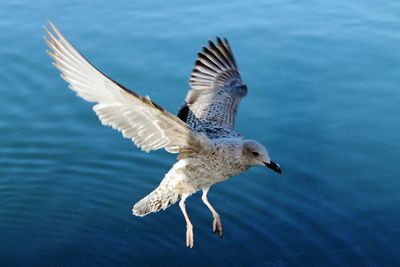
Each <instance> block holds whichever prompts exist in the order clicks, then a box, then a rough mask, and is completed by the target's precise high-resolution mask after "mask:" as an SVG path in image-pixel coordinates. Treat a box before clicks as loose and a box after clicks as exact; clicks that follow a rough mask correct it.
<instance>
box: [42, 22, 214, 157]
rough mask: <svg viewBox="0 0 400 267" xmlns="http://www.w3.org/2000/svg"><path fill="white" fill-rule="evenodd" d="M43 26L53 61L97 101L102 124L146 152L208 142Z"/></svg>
mask: <svg viewBox="0 0 400 267" xmlns="http://www.w3.org/2000/svg"><path fill="white" fill-rule="evenodd" d="M49 24H50V27H51V29H52V31H53V32H50V31H49V30H48V29H47V28H45V30H46V32H47V34H48V36H47V37H46V38H45V40H46V43H47V45H48V46H49V48H50V49H51V51H48V53H49V55H50V57H52V58H53V60H54V62H53V65H54V66H55V67H56V68H57V69H58V70H59V71H60V72H61V77H62V78H63V79H64V80H65V81H67V82H68V83H69V87H70V88H71V89H72V90H73V91H75V92H76V93H77V95H78V96H80V97H82V98H83V99H85V100H86V101H89V102H95V103H97V104H96V105H95V106H94V107H93V110H94V111H95V112H96V114H97V115H98V116H99V118H100V121H101V122H102V124H104V125H108V126H111V127H112V128H114V129H117V130H118V131H120V132H122V135H123V136H124V137H126V138H130V139H132V141H133V142H134V143H135V144H136V145H137V146H138V147H140V148H141V149H142V150H144V151H146V152H148V151H151V150H156V149H160V148H165V149H166V150H167V151H168V152H171V153H178V152H179V151H180V150H181V149H183V148H184V149H185V150H191V151H193V150H203V149H205V148H207V147H208V148H209V147H210V146H212V145H211V143H210V141H209V139H208V138H207V137H206V136H204V135H203V134H199V133H198V132H195V131H194V130H193V129H192V128H191V127H190V126H189V125H187V124H186V123H184V122H183V121H181V120H180V119H179V118H177V117H175V116H173V115H172V114H170V113H169V112H167V111H166V110H164V109H162V108H161V107H160V106H158V105H157V104H155V103H154V102H152V101H151V100H150V98H149V97H141V96H139V95H137V94H136V93H134V92H132V91H130V90H128V89H127V88H125V87H124V86H122V85H120V84H119V83H117V82H115V81H113V80H112V79H110V78H109V77H107V76H106V75H105V74H103V73H102V72H101V71H99V70H98V69H97V68H96V67H94V66H93V65H92V64H91V63H90V62H89V61H87V60H86V59H85V58H84V57H83V56H82V55H81V54H80V53H79V52H78V51H77V50H76V49H75V48H74V47H73V46H72V45H71V44H70V43H69V42H68V41H67V40H66V39H65V37H64V36H63V35H62V34H61V33H60V31H59V30H58V29H57V28H56V27H55V26H54V25H53V24H52V23H51V22H49Z"/></svg>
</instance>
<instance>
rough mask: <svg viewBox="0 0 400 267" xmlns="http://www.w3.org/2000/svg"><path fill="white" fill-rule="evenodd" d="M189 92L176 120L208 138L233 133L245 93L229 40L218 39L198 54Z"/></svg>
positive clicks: (245, 88)
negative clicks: (203, 133) (206, 135)
mask: <svg viewBox="0 0 400 267" xmlns="http://www.w3.org/2000/svg"><path fill="white" fill-rule="evenodd" d="M190 86H191V90H190V91H189V93H188V94H187V96H186V99H185V103H184V105H183V106H182V107H181V109H180V110H179V113H178V117H179V118H180V119H181V120H182V121H184V122H186V123H187V124H189V125H190V126H192V127H193V128H194V129H196V130H198V131H200V132H205V133H207V134H208V136H210V137H217V136H221V135H231V134H234V128H235V118H236V113H237V109H238V105H239V102H240V99H241V98H242V97H243V96H245V95H246V94H247V86H246V85H245V84H244V83H243V82H242V79H241V77H240V73H239V70H238V67H237V65H236V62H235V59H234V57H233V53H232V50H231V48H230V46H229V43H228V40H226V39H225V40H224V41H222V40H221V39H220V38H219V37H217V45H215V44H214V43H213V42H212V41H209V47H208V48H207V47H203V51H202V52H200V53H198V58H197V60H196V62H195V67H194V69H193V71H192V74H191V76H190Z"/></svg>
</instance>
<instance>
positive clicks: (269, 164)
mask: <svg viewBox="0 0 400 267" xmlns="http://www.w3.org/2000/svg"><path fill="white" fill-rule="evenodd" d="M264 164H265V166H267V167H268V168H270V169H273V170H274V171H276V172H277V173H282V170H281V167H280V166H279V164H276V163H275V162H272V161H271V162H270V163H266V162H264Z"/></svg>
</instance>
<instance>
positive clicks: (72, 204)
mask: <svg viewBox="0 0 400 267" xmlns="http://www.w3.org/2000/svg"><path fill="white" fill-rule="evenodd" d="M47 19H51V20H53V21H54V22H55V23H56V25H57V26H58V27H59V28H60V29H61V30H62V31H63V32H64V34H65V35H66V36H67V37H68V38H69V39H70V40H71V42H72V43H73V44H74V45H75V46H76V47H77V48H78V49H80V50H81V52H82V53H83V54H84V55H85V56H86V57H87V58H89V59H90V60H91V61H92V62H93V63H94V64H96V65H97V66H98V67H99V68H100V69H102V70H103V71H104V72H105V73H107V74H109V75H110V76H111V77H113V78H114V79H116V80H118V81H120V82H121V83H122V84H124V85H126V86H127V87H129V88H132V89H134V90H136V91H137V92H138V93H140V94H148V95H150V97H152V99H153V100H154V101H155V102H157V103H158V104H160V105H162V106H163V107H165V108H167V109H168V110H170V111H171V112H174V113H175V112H176V111H177V109H178V106H179V105H180V104H181V103H182V100H183V98H184V97H185V95H186V92H187V89H188V83H187V81H188V76H189V74H190V70H191V68H192V67H193V63H194V60H195V57H196V52H197V51H199V50H200V48H201V44H205V43H206V41H207V40H208V39H209V38H214V36H216V35H221V36H224V37H227V38H229V40H230V42H231V45H232V48H233V50H234V52H235V55H236V59H237V61H238V64H239V67H240V69H241V72H242V76H243V79H244V80H245V82H246V83H247V84H248V86H249V94H248V96H247V97H246V98H245V99H244V100H243V102H242V104H241V106H240V110H239V116H238V122H237V128H238V129H239V130H240V131H241V132H243V133H244V134H245V136H246V137H247V138H253V139H256V140H259V141H260V142H262V143H264V144H265V145H266V146H267V147H268V149H269V152H270V155H271V157H272V158H273V159H275V160H276V161H277V162H279V163H280V164H281V166H282V168H283V170H284V173H283V175H278V174H275V173H273V172H272V171H270V170H267V169H263V168H253V169H251V170H250V171H248V172H247V173H244V174H242V175H240V176H238V177H235V178H233V179H231V180H229V181H227V182H224V183H222V184H218V185H216V186H215V187H213V188H212V190H211V191H210V194H209V198H210V201H211V202H212V203H214V205H215V207H216V208H217V210H218V211H219V212H220V214H221V217H222V222H223V226H224V234H225V236H224V238H223V239H222V240H220V239H219V238H217V237H216V236H214V235H212V231H211V230H212V224H211V222H212V218H211V214H210V212H209V211H208V209H207V208H206V207H205V206H204V205H203V204H202V203H201V200H200V198H199V195H195V196H193V197H192V198H190V199H189V200H188V201H187V207H188V212H189V214H190V216H191V218H192V221H193V223H194V227H195V228H194V229H195V249H193V250H189V249H187V248H186V247H185V222H184V219H183V217H182V215H181V212H180V210H179V208H178V207H177V206H173V207H171V208H169V209H168V210H166V211H164V212H160V213H158V214H152V215H150V216H147V217H145V218H138V217H134V216H133V215H131V207H132V205H133V204H134V203H135V202H136V201H137V200H139V199H140V198H142V197H143V196H145V195H146V194H147V193H149V192H150V191H151V190H152V189H153V188H154V187H155V186H157V184H158V183H159V182H160V180H161V179H162V177H163V175H164V173H165V172H166V171H167V170H168V169H169V167H170V166H171V165H172V164H173V163H174V161H175V156H174V155H171V154H168V153H166V152H163V151H157V152H153V153H151V154H146V153H144V152H141V151H140V150H138V149H137V148H136V147H135V146H134V145H133V144H132V143H131V142H130V141H129V140H126V139H123V138H122V137H121V135H120V134H119V133H118V132H116V131H113V130H111V129H110V128H106V127H103V126H101V124H100V122H99V121H98V119H97V118H96V115H95V114H94V112H93V111H92V110H91V105H90V104H89V103H86V102H84V101H82V100H81V99H79V98H78V97H76V96H75V95H74V93H73V92H72V91H70V90H67V85H66V83H65V82H64V81H62V80H61V78H60V77H59V75H58V72H57V71H56V70H55V69H54V68H53V67H52V66H51V64H50V60H49V58H48V57H47V55H46V53H45V50H46V47H45V45H44V42H43V39H42V37H43V35H44V33H43V29H42V25H45V24H46V23H47ZM0 30H1V34H0V59H1V64H0V266H204V265H209V266H216V265H220V264H227V265H230V266H244V265H246V266H400V254H399V251H400V212H399V205H400V194H399V192H400V181H399V179H400V123H399V119H400V104H399V103H400V91H399V85H400V49H399V45H400V2H399V1H396V0H388V1H385V2H384V3H383V2H382V3H381V2H374V1H368V0H365V1H345V0H335V1H333V0H328V1H300V2H299V1H289V0H280V1H277V0H272V1H261V0H260V1H236V0H232V1H225V2H215V1H210V0H203V1H193V2H188V1H183V0H182V1H118V2H117V1H105V0H101V1H77V0H71V1H49V0H48V1H46V0H43V1H27V0H19V1H12V0H11V1H2V2H1V3H0Z"/></svg>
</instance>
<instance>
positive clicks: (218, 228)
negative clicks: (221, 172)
mask: <svg viewBox="0 0 400 267" xmlns="http://www.w3.org/2000/svg"><path fill="white" fill-rule="evenodd" d="M208 190H210V188H209V187H208V188H205V189H203V195H202V196H201V200H203V202H204V204H206V206H207V207H208V208H209V209H210V211H211V213H212V215H213V217H214V221H213V232H214V233H218V234H219V236H220V237H221V238H222V224H221V218H220V217H219V214H218V213H217V212H216V210H215V209H214V208H213V206H211V204H210V202H208V199H207V193H208Z"/></svg>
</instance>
